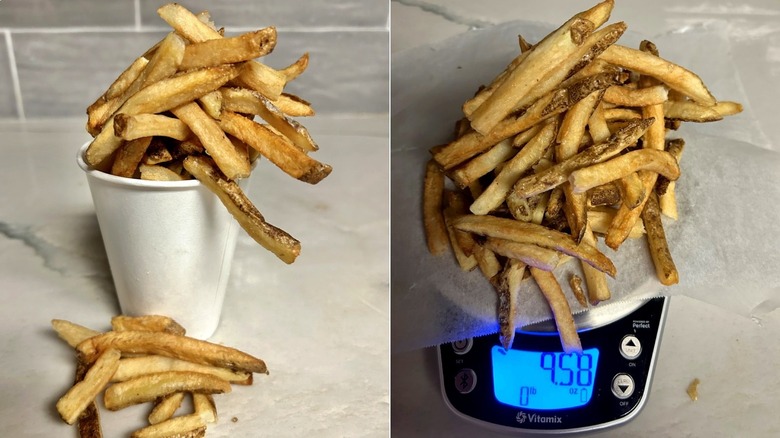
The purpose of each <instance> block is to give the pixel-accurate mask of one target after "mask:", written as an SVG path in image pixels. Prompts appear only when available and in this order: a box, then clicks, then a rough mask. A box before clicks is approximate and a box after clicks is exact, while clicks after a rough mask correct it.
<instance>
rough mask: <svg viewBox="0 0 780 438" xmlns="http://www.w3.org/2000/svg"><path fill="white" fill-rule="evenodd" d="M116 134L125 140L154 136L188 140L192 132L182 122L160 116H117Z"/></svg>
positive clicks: (115, 118)
mask: <svg viewBox="0 0 780 438" xmlns="http://www.w3.org/2000/svg"><path fill="white" fill-rule="evenodd" d="M114 134H115V135H117V136H119V137H121V138H123V139H124V140H135V139H137V138H142V137H154V136H163V137H169V138H174V139H176V140H186V139H187V138H188V137H190V136H191V135H192V131H190V128H189V127H188V126H187V125H186V124H185V123H184V122H182V121H181V120H179V119H176V118H173V117H167V116H163V115H160V114H135V115H128V114H117V115H116V116H115V117H114Z"/></svg>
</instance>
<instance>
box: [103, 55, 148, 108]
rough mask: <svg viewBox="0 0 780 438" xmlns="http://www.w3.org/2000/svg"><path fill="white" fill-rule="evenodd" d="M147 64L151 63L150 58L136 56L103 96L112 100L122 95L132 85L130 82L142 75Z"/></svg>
mask: <svg viewBox="0 0 780 438" xmlns="http://www.w3.org/2000/svg"><path fill="white" fill-rule="evenodd" d="M147 64H149V60H148V59H147V58H145V57H143V56H140V57H138V58H136V60H135V61H133V63H132V64H130V66H129V67H127V69H126V70H125V71H123V72H122V74H120V75H119V76H118V77H117V78H116V79H115V80H114V82H113V83H112V84H111V85H110V86H109V87H108V90H106V92H105V94H103V97H104V98H105V99H106V100H111V99H113V98H115V97H117V96H120V95H121V94H122V93H124V92H125V90H127V89H128V88H129V87H130V84H132V83H133V82H134V81H135V80H136V78H138V76H140V74H141V72H142V71H143V70H144V68H145V67H146V65H147Z"/></svg>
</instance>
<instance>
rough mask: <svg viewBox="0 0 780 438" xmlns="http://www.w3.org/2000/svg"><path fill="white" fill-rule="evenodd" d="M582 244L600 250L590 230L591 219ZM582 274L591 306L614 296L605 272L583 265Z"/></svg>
mask: <svg viewBox="0 0 780 438" xmlns="http://www.w3.org/2000/svg"><path fill="white" fill-rule="evenodd" d="M582 243H585V244H587V245H592V246H593V247H594V248H598V246H597V244H596V236H594V235H593V231H591V228H590V218H588V222H587V223H586V225H585V228H584V229H583V233H582ZM582 273H583V275H585V284H586V285H587V287H588V298H589V299H590V303H591V304H593V305H596V304H598V303H599V302H601V301H606V300H608V299H609V298H610V297H611V296H612V293H611V292H610V291H609V285H608V284H607V276H606V275H604V273H603V272H601V271H599V270H597V269H593V268H592V267H591V266H588V265H586V264H585V263H582Z"/></svg>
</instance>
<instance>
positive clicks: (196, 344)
mask: <svg viewBox="0 0 780 438" xmlns="http://www.w3.org/2000/svg"><path fill="white" fill-rule="evenodd" d="M109 348H115V349H117V350H119V351H121V352H122V353H133V354H158V355H161V356H167V357H173V358H176V359H182V360H187V361H190V362H194V363H199V364H204V365H214V366H219V367H224V368H230V369H232V370H236V371H246V372H252V373H264V374H268V369H267V368H266V366H265V362H263V361H262V360H260V359H258V358H256V357H254V356H251V355H249V354H247V353H244V352H242V351H240V350H236V349H235V348H230V347H225V346H222V345H218V344H213V343H211V342H207V341H201V340H198V339H194V338H189V337H185V336H179V335H174V334H171V333H153V332H139V331H125V332H115V331H110V332H106V333H103V334H101V335H98V336H94V337H92V338H89V339H87V340H85V341H84V342H82V343H81V344H79V345H78V347H77V351H78V354H79V357H80V358H81V359H82V360H83V361H84V362H85V363H92V362H94V361H95V359H97V357H98V355H99V354H100V353H101V352H103V351H106V350H108V349H109Z"/></svg>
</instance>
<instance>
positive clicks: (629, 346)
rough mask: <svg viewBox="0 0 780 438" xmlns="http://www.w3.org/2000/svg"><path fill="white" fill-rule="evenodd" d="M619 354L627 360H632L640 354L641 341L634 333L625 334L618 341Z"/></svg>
mask: <svg viewBox="0 0 780 438" xmlns="http://www.w3.org/2000/svg"><path fill="white" fill-rule="evenodd" d="M620 354H621V355H622V356H623V357H625V358H626V359H628V360H634V359H636V358H637V357H639V355H640V354H642V343H641V342H639V338H637V337H636V336H634V335H626V336H624V337H623V340H622V341H620Z"/></svg>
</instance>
